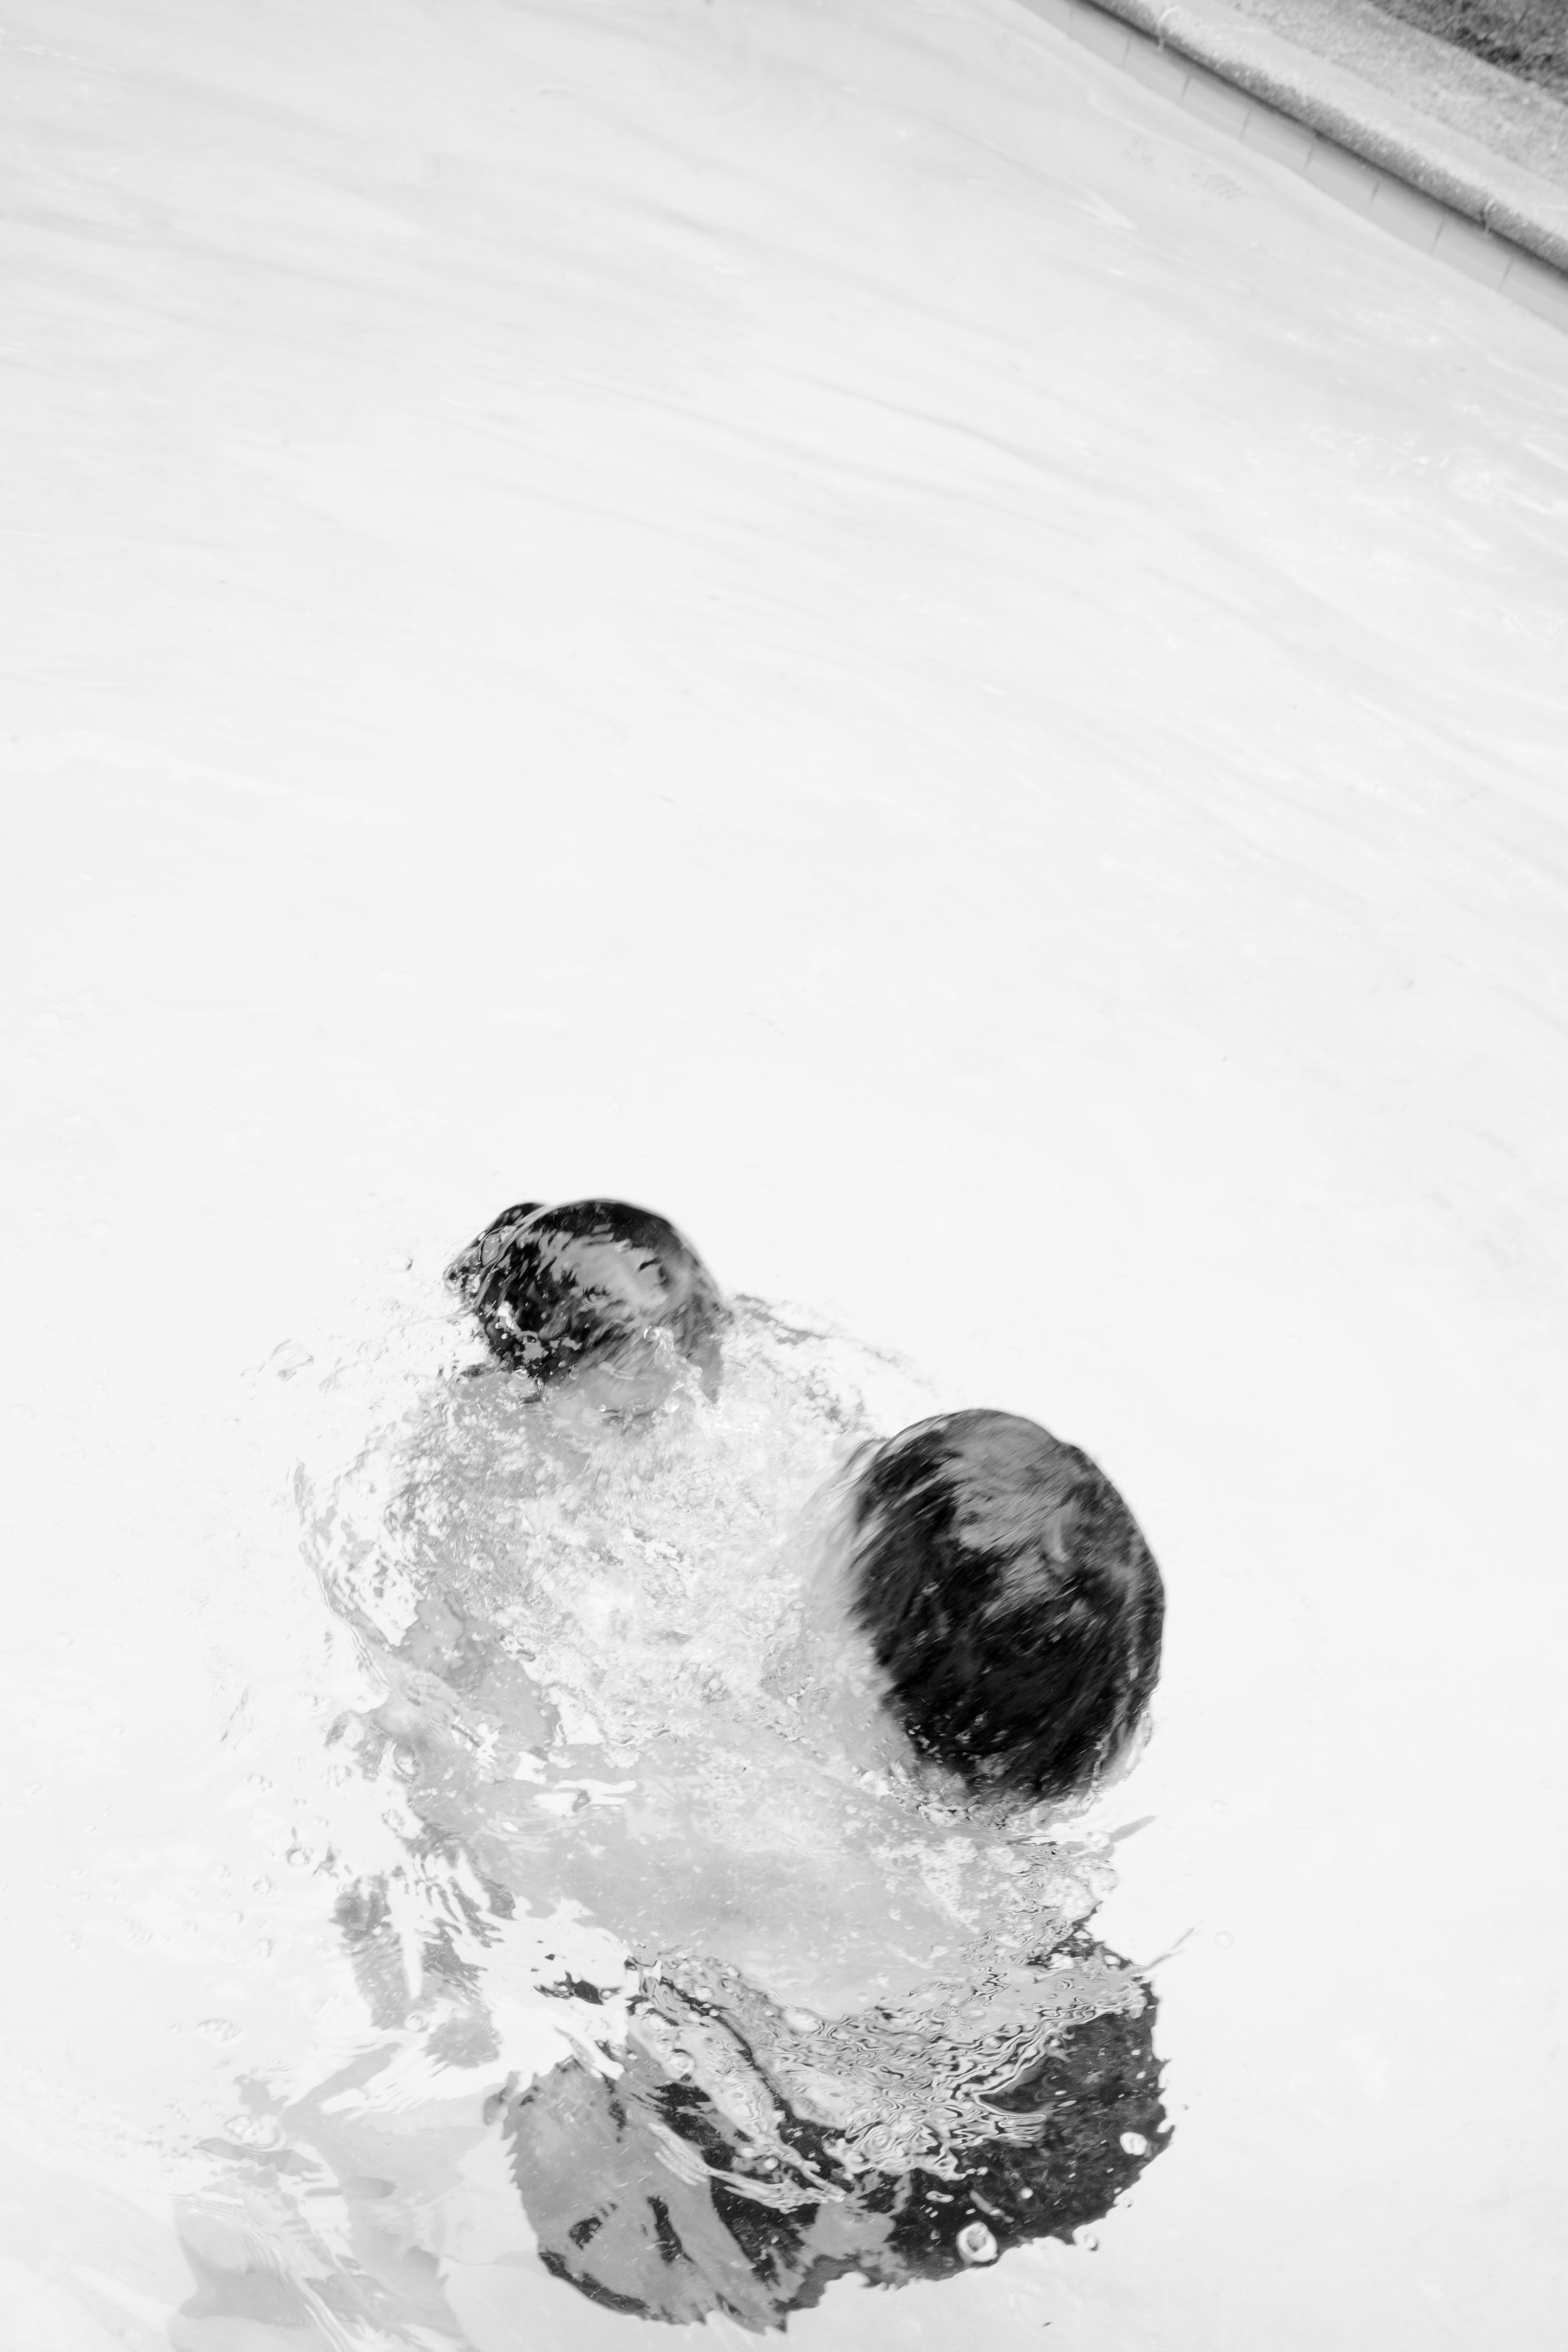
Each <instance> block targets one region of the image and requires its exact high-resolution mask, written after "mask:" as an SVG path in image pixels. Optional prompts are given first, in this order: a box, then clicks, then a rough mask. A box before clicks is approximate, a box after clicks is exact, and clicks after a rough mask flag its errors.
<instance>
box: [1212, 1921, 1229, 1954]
mask: <svg viewBox="0 0 1568 2352" xmlns="http://www.w3.org/2000/svg"><path fill="white" fill-rule="evenodd" d="M1230 1941H1231V1939H1230V1936H1229V1933H1228V1931H1227V1930H1226V1928H1224V1927H1222V1928H1221V1929H1220V1931H1219V1933H1218V1935H1217V1936H1216V1937H1215V1943H1216V1944H1218V1945H1219V1946H1220V1948H1221V1949H1222V1950H1224V1951H1227V1952H1228V1951H1229V1949H1230Z"/></svg>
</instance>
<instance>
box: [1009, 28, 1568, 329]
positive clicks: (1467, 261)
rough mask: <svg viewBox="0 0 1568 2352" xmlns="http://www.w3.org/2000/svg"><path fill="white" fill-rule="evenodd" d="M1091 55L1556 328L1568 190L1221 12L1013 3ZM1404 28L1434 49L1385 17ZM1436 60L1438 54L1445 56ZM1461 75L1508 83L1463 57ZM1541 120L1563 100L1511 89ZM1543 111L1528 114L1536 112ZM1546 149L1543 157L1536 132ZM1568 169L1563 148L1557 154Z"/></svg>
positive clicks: (1567, 258)
mask: <svg viewBox="0 0 1568 2352" xmlns="http://www.w3.org/2000/svg"><path fill="white" fill-rule="evenodd" d="M1022 5H1023V6H1024V7H1026V8H1027V9H1028V10H1029V12H1030V13H1031V15H1033V16H1040V17H1043V18H1044V19H1045V20H1046V22H1047V24H1051V25H1054V26H1057V27H1058V29H1059V30H1060V31H1062V32H1064V33H1066V34H1067V36H1068V38H1069V39H1071V40H1074V41H1077V42H1079V44H1080V45H1081V46H1082V47H1085V48H1087V49H1090V50H1092V51H1093V52H1094V54H1095V55H1096V56H1097V57H1102V58H1109V59H1110V61H1111V62H1112V63H1113V64H1116V65H1119V66H1121V67H1123V68H1125V70H1126V71H1127V72H1129V73H1131V74H1132V75H1134V76H1135V77H1136V78H1137V79H1138V80H1140V81H1142V82H1143V83H1145V84H1146V85H1147V86H1148V87H1149V88H1151V89H1158V90H1163V91H1164V92H1165V93H1166V94H1167V95H1168V96H1169V97H1171V98H1172V99H1173V100H1175V102H1176V103H1177V104H1178V105H1179V106H1182V107H1184V109H1185V110H1187V112H1188V113H1190V114H1194V115H1196V116H1197V117H1198V118H1199V119H1200V120H1201V121H1205V122H1208V123H1212V124H1213V125H1214V126H1215V129H1216V130H1220V131H1229V132H1231V133H1232V134H1233V135H1234V136H1235V137H1236V138H1237V139H1240V140H1242V141H1244V142H1246V143H1247V145H1248V146H1250V147H1256V148H1257V149H1258V150H1259V152H1262V153H1263V154H1266V155H1270V156H1272V157H1273V158H1274V159H1275V161H1276V162H1278V163H1285V164H1288V165H1289V168H1290V169H1291V170H1292V171H1295V172H1300V173H1301V174H1302V175H1303V177H1305V178H1306V179H1309V180H1310V181H1311V182H1312V183H1313V184H1314V185H1315V186H1317V187H1321V189H1322V190H1323V192H1324V194H1327V195H1330V196H1332V197H1333V198H1335V199H1336V201H1337V202H1339V203H1340V204H1343V205H1350V207H1351V208H1352V211H1355V212H1359V213H1363V214H1364V215H1366V216H1367V217H1368V218H1369V219H1371V220H1374V221H1376V222H1377V223H1378V224H1379V226H1382V227H1384V228H1386V229H1388V230H1390V231H1391V232H1392V234H1393V235H1394V236H1397V237H1400V238H1402V239H1403V241H1404V242H1405V244H1406V245H1412V246H1415V247H1417V248H1418V249H1419V250H1420V251H1421V252H1423V253H1429V254H1431V255H1433V256H1434V257H1436V259H1437V260H1439V261H1443V262H1446V263H1447V264H1448V266H1449V267H1450V268H1455V269H1458V270H1462V271H1463V272H1464V274H1465V275H1466V276H1467V277H1468V278H1478V279H1479V280H1480V282H1481V283H1482V284H1483V285H1488V286H1491V287H1494V288H1496V289H1497V290H1498V291H1499V292H1500V293H1503V294H1506V295H1508V296H1510V298H1511V299H1513V300H1514V301H1516V302H1520V303H1522V304H1523V305H1524V307H1525V308H1526V309H1527V310H1533V311H1534V312H1535V313H1536V314H1537V316H1538V317H1541V318H1543V319H1548V320H1551V321H1552V323H1553V324H1554V325H1556V326H1558V327H1561V328H1563V330H1564V331H1568V189H1564V188H1561V187H1559V186H1558V185H1557V184H1556V182H1555V176H1554V178H1553V179H1552V180H1548V179H1545V178H1542V177H1541V176H1539V175H1538V174H1536V173H1531V172H1530V171H1529V170H1527V169H1523V168H1521V165H1520V164H1519V163H1517V162H1514V161H1512V160H1510V158H1508V157H1506V156H1502V155H1497V156H1493V155H1489V154H1488V153H1487V152H1485V151H1484V150H1483V149H1481V148H1480V147H1479V145H1478V143H1477V142H1476V140H1475V138H1474V137H1473V136H1466V135H1464V134H1463V133H1462V132H1456V131H1453V130H1452V129H1451V128H1450V127H1449V126H1447V125H1446V124H1444V123H1443V122H1441V121H1437V120H1436V119H1434V118H1432V117H1430V116H1428V115H1426V114H1424V113H1422V112H1421V111H1419V110H1417V108H1416V107H1415V106H1414V105H1411V104H1408V103H1405V102H1402V101H1399V100H1391V99H1390V98H1388V96H1387V95H1386V93H1385V92H1384V91H1383V90H1381V89H1377V88H1376V87H1375V86H1373V84H1372V83H1370V82H1368V81H1366V80H1364V79H1363V78H1362V77H1360V76H1358V75H1357V74H1355V73H1354V72H1353V71H1352V70H1350V69H1348V68H1346V67H1345V66H1343V65H1341V64H1338V63H1336V62H1335V61H1334V60H1332V59H1331V58H1326V57H1323V56H1321V55H1319V54H1317V53H1315V52H1313V51H1311V50H1308V49H1306V48H1304V47H1300V45H1299V44H1297V43H1295V42H1292V41H1289V40H1287V39H1285V38H1283V37H1280V35H1279V33H1278V32H1276V31H1274V30H1272V29H1271V28H1270V26H1268V25H1267V24H1253V23H1249V22H1247V20H1246V19H1244V18H1242V17H1239V16H1236V15H1234V14H1233V13H1232V12H1231V11H1230V10H1229V9H1226V10H1224V11H1208V10H1202V9H1194V8H1193V7H1181V8H1176V7H1170V6H1165V7H1162V6H1161V5H1158V0H1022ZM1388 35H1389V38H1390V41H1391V42H1399V41H1400V40H1401V39H1402V38H1403V37H1408V38H1409V40H1411V41H1413V42H1415V43H1426V46H1427V47H1430V48H1436V49H1438V50H1441V48H1442V45H1441V44H1437V43H1432V42H1430V41H1429V40H1428V37H1426V36H1423V35H1420V34H1417V33H1415V32H1413V31H1412V30H1411V28H1410V27H1408V26H1403V25H1401V24H1399V23H1397V22H1394V21H1391V22H1390V23H1389V25H1388ZM1445 55H1447V53H1445ZM1456 71H1458V73H1460V74H1462V75H1464V76H1465V78H1466V79H1467V80H1470V79H1472V78H1473V76H1475V75H1482V76H1486V75H1492V76H1494V77H1495V79H1496V81H1497V82H1498V83H1500V84H1501V85H1503V86H1504V87H1505V88H1506V89H1509V90H1510V94H1511V92H1512V90H1513V88H1514V86H1513V85H1510V83H1509V81H1508V78H1507V77H1506V76H1504V75H1501V74H1500V73H1496V71H1495V69H1494V68H1489V67H1484V66H1480V65H1479V64H1478V63H1477V62H1476V61H1475V60H1473V59H1468V58H1466V59H1463V60H1461V61H1459V62H1458V64H1457V66H1456ZM1521 103H1524V104H1527V105H1529V106H1530V107H1531V109H1532V110H1535V111H1536V113H1537V114H1538V115H1539V116H1540V120H1541V121H1543V122H1544V123H1546V124H1547V125H1548V126H1551V125H1552V121H1553V117H1554V116H1557V115H1560V116H1561V117H1562V118H1563V123H1564V124H1568V109H1564V108H1562V107H1558V106H1557V104H1556V101H1555V100H1552V99H1550V98H1547V97H1546V96H1545V95H1544V94H1543V93H1541V92H1533V91H1532V92H1529V93H1528V94H1523V95H1522V96H1521ZM1542 109H1544V110H1552V111H1551V112H1550V113H1548V114H1545V115H1540V110H1542ZM1547 152H1551V153H1552V154H1553V155H1554V154H1555V152H1556V151H1555V147H1554V144H1553V142H1552V139H1551V131H1550V127H1549V129H1548V133H1547ZM1563 163H1564V168H1565V169H1568V145H1565V146H1564V149H1563Z"/></svg>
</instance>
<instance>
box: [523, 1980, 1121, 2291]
mask: <svg viewBox="0 0 1568 2352" xmlns="http://www.w3.org/2000/svg"><path fill="white" fill-rule="evenodd" d="M1084 1949H1085V1956H1086V1957H1088V1955H1089V1951H1090V1950H1094V1951H1095V1956H1096V1957H1098V1958H1106V1957H1108V1956H1106V1955H1105V1954H1104V1953H1103V1952H1102V1951H1099V1950H1098V1949H1097V1948H1089V1947H1085V1948H1084ZM1154 2015H1155V2004H1154V2001H1153V2000H1152V1997H1149V1998H1146V1999H1145V2000H1143V2002H1142V2006H1141V2007H1140V2008H1138V2009H1137V2010H1136V2011H1129V2010H1112V2011H1107V2012H1104V2013H1102V2014H1100V2015H1099V2016H1096V2017H1092V2018H1089V2019H1086V2020H1085V2021H1082V2022H1080V2023H1079V2024H1077V2025H1073V2026H1069V2027H1068V2028H1067V2030H1066V2031H1065V2032H1062V2034H1061V2035H1060V2036H1059V2037H1058V2039H1057V2040H1056V2041H1055V2042H1052V2043H1051V2044H1050V2046H1049V2047H1048V2048H1047V2050H1046V2051H1045V2052H1044V2053H1042V2055H1041V2058H1040V2062H1039V2065H1038V2068H1037V2071H1036V2072H1035V2073H1034V2074H1032V2075H1031V2077H1030V2079H1029V2080H1028V2081H1027V2082H1026V2084H1021V2085H1019V2086H1017V2087H1016V2088H1015V2089H1014V2090H1012V2091H1010V2092H1004V2093H1001V2094H998V2095H995V2096H994V2100H993V2105H994V2107H995V2108H996V2111H997V2113H998V2115H999V2116H1005V2117H1006V2118H1007V2119H1008V2122H1009V2123H1010V2125H1011V2126H1012V2128H1011V2129H1010V2130H1009V2131H1008V2132H1007V2133H1005V2135H1000V2134H999V2135H998V2136H997V2137H995V2138H994V2139H992V2140H989V2141H987V2142H985V2143H984V2144H983V2145H982V2146H981V2147H972V2148H970V2149H969V2150H967V2151H966V2152H965V2154H964V2156H963V2159H962V2161H961V2162H960V2163H959V2164H957V2165H956V2166H955V2167H954V2168H952V2170H951V2171H948V2172H936V2171H927V2170H926V2169H925V2168H924V2167H923V2166H921V2165H918V2164H917V2165H915V2166H913V2167H911V2168H909V2169H907V2170H901V2169H900V2170H896V2171H890V2172H889V2171H883V2170H881V2169H874V2170H871V2171H868V2172H862V2173H858V2174H856V2173H850V2172H847V2171H846V2170H845V2169H844V2168H843V2167H842V2165H841V2164H840V2163H839V2162H838V2160H837V2158H836V2156H835V2152H834V2148H833V2144H832V2135H831V2134H830V2133H829V2132H827V2131H826V2130H825V2128H824V2127H823V2126H821V2125H820V2124H811V2123H807V2122H805V2120H803V2119H802V2118H801V2117H800V2116H795V2115H793V2114H791V2113H790V2111H789V2110H788V2109H787V2108H785V2107H783V2106H782V2105H781V2107H780V2109H779V2111H778V2130H779V2133H780V2135H781V2136H782V2137H784V2139H785V2140H786V2141H787V2143H788V2146H789V2147H790V2149H791V2151H792V2154H793V2155H794V2157H795V2159H796V2162H797V2164H798V2167H799V2171H798V2174H797V2176H796V2181H795V2182H790V2183H789V2184H788V2185H787V2186H784V2185H782V2184H781V2172H782V2167H781V2166H780V2164H779V2161H778V2159H777V2158H771V2157H770V2158H763V2159H762V2161H761V2163H760V2164H759V2163H758V2161H757V2159H756V2158H754V2157H753V2156H752V2155H751V2154H750V2152H749V2151H747V2150H745V2149H744V2148H742V2147H740V2146H738V2145H737V2143H736V2141H735V2139H734V2137H733V2126H732V2125H731V2123H730V2121H729V2118H728V2117H727V2116H725V2115H724V2113H723V2112H722V2110H721V2108H720V2106H719V2105H717V2104H716V2103H715V2100H714V2099H713V2097H712V2095H710V2092H709V2091H707V2090H705V2089H704V2088H703V2087H701V2086H700V2084H697V2083H695V2082H692V2081H691V2080H689V2079H687V2078H686V2076H685V2073H684V2070H680V2071H679V2072H677V2073H674V2074H672V2073H671V2072H669V2071H668V2069H667V2067H666V2066H665V2065H663V2064H661V2063H660V2062H659V2061H658V2059H656V2058H654V2057H652V2056H651V2055H650V2054H649V2053H647V2051H646V2050H644V2049H642V2048H639V2047H636V2046H634V2047H633V2048H632V2050H631V2051H630V2052H629V2053H628V2054H627V2057H626V2063H625V2065H624V2068H623V2071H622V2072H621V2074H620V2075H619V2076H618V2077H617V2078H616V2079H615V2080H610V2079H608V2078H607V2077H605V2075H603V2074H598V2073H596V2072H595V2071H594V2070H592V2069H591V2068H589V2067H587V2066H584V2065H583V2064H582V2063H579V2062H576V2061H569V2062H567V2063H564V2064H563V2065H560V2066H557V2067H555V2068H553V2069H552V2071H551V2073H550V2074H547V2075H546V2076H545V2077H544V2078H543V2079H542V2081H541V2082H538V2083H535V2084H531V2086H530V2087H529V2088H528V2089H526V2090H522V2091H517V2092H512V2093H510V2094H508V2095H503V2096H502V2098H501V2099H500V2102H499V2106H498V2113H499V2116H500V2123H501V2128H502V2130H503V2132H504V2134H505V2137H506V2141H507V2146H508V2150H509V2156H510V2165H511V2170H512V2175H513V2178H514V2179H515V2180H516V2182H517V2186H518V2191H519V2194H520V2196H521V2200H522V2202H523V2206H524V2209H525V2210H526V2211H527V2214H528V2217H529V2220H530V2221H531V2222H532V2224H533V2227H534V2230H535V2231H536V2232H537V2235H538V2241H539V2253H540V2257H541V2260H542V2262H543V2263H545V2265H546V2267H547V2268H548V2269H549V2270H551V2271H552V2272H553V2273H555V2275H556V2276H557V2277H558V2278H562V2279H565V2280H566V2281H568V2282H569V2283H570V2284H572V2285H573V2286H575V2287H577V2288H578V2289H579V2290H580V2291H581V2292H582V2293H583V2294H585V2295H588V2296H590V2297H591V2298H592V2299H593V2300H594V2301H595V2303H600V2304H604V2305H607V2306H608V2307H609V2308H610V2309H612V2310H615V2311H623V2312H627V2313H635V2314H637V2315H639V2316H641V2317H643V2318H647V2319H660V2320H669V2321H683V2320H695V2319H701V2318H704V2317H705V2316H706V2315H708V2314H709V2313H710V2312H713V2311H720V2312H724V2313H726V2314H728V2315H729V2316H730V2317H731V2318H733V2319H735V2320H738V2321H739V2322H740V2323H741V2324H742V2326H747V2327H751V2328H754V2329H763V2328H767V2327H773V2326H779V2327H782V2326H784V2323H785V2321H786V2319H787V2317H788V2315H789V2314H790V2313H791V2312H792V2311H796V2310H801V2309H804V2308H805V2307H806V2306H808V2305H812V2304H815V2303H816V2302H818V2301H819V2300H820V2298H821V2296H822V2294H823V2292H824V2290H825V2288H826V2286H827V2285H828V2284H830V2282H831V2281H833V2280H834V2279H837V2278H841V2277H844V2276H845V2275H847V2273H852V2272H858V2273H860V2275H861V2276H863V2277H864V2278H866V2279H868V2281H870V2282H871V2283H872V2284H876V2285H879V2286H901V2285H903V2284H907V2283H908V2282H910V2281H911V2280H914V2279H942V2278H948V2277H951V2276H952V2274H953V2273H955V2272H957V2271H959V2270H962V2269H964V2268H966V2267H969V2266H972V2265H973V2264H975V2263H989V2262H994V2261H995V2260H996V2259H997V2257H998V2256H999V2255H1001V2254H1003V2253H1005V2252H1007V2251H1008V2250H1009V2249H1010V2248H1012V2247H1014V2246H1017V2245H1021V2244H1023V2243H1025V2242H1027V2241H1028V2240H1030V2239H1034V2238H1042V2237H1059V2238H1068V2237H1070V2236H1071V2234H1072V2232H1073V2231H1076V2230H1078V2229H1079V2228H1081V2227H1082V2226H1083V2225H1084V2224H1085V2223H1086V2222H1089V2221H1098V2220H1099V2219H1100V2217H1101V2216H1102V2215H1103V2214H1104V2213H1106V2212H1107V2211H1108V2210H1110V2206H1111V2205H1112V2204H1113V2203H1114V2202H1115V2200H1117V2198H1118V2197H1120V2196H1121V2194H1122V2192H1123V2191H1124V2190H1125V2189H1127V2188H1128V2187H1130V2185H1131V2182H1132V2181H1133V2180H1134V2179H1136V2178H1137V2176H1138V2174H1139V2173H1140V2172H1141V2171H1142V2168H1143V2167H1144V2166H1145V2165H1146V2164H1147V2163H1148V2162H1149V2161H1150V2159H1151V2158H1152V2156H1153V2155H1155V2154H1156V2153H1158V2151H1159V2148H1160V2147H1161V2146H1162V2145H1163V2136H1164V2115H1163V2107H1162V2105H1161V2102H1160V2095H1159V2066H1158V2062H1157V2061H1156V2059H1155V2057H1154V2053H1153V2025H1154ZM808 2179H809V2180H814V2181H815V2182H816V2184H817V2186H816V2189H815V2191H814V2189H812V2188H811V2187H808V2186H807V2185H805V2184H806V2181H807V2180H808ZM796 2182H798V2184H799V2185H796Z"/></svg>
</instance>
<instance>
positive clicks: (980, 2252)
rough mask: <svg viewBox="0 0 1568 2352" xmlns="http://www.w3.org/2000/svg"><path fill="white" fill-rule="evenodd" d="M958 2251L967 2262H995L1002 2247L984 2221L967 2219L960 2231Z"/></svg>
mask: <svg viewBox="0 0 1568 2352" xmlns="http://www.w3.org/2000/svg"><path fill="white" fill-rule="evenodd" d="M958 2251H959V2254H960V2257H961V2258H962V2260H963V2261H964V2262H966V2263H994V2261H995V2259H996V2257H997V2255H998V2254H999V2253H1000V2252H1001V2251H1002V2249H1001V2247H1000V2246H999V2245H998V2244H997V2243H996V2241H995V2239H994V2237H993V2236H992V2234H991V2232H990V2231H989V2230H988V2229H987V2228H986V2226H985V2224H984V2221H966V2222H965V2223H964V2225H963V2229H962V2230H960V2231H959V2233H958Z"/></svg>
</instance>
